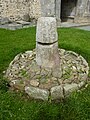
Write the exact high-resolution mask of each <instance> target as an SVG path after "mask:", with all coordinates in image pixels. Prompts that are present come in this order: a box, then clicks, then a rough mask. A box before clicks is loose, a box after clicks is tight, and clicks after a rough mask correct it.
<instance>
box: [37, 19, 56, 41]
mask: <svg viewBox="0 0 90 120" xmlns="http://www.w3.org/2000/svg"><path fill="white" fill-rule="evenodd" d="M57 40H58V36H57V26H56V19H55V18H54V17H40V18H39V19H38V22H37V33H36V41H37V42H40V43H53V42H56V41H57Z"/></svg>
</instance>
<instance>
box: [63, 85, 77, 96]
mask: <svg viewBox="0 0 90 120" xmlns="http://www.w3.org/2000/svg"><path fill="white" fill-rule="evenodd" d="M75 90H78V85H77V84H76V83H72V84H65V85H64V94H65V96H67V95H69V94H70V93H71V92H73V91H75Z"/></svg>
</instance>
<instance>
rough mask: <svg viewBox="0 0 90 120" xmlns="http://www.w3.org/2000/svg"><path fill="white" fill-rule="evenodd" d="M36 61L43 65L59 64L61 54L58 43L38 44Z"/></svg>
mask: <svg viewBox="0 0 90 120" xmlns="http://www.w3.org/2000/svg"><path fill="white" fill-rule="evenodd" d="M36 62H37V64H38V65H40V66H42V67H50V68H52V67H54V66H56V65H57V66H58V65H59V64H60V63H59V54H58V43H54V44H52V45H41V44H38V43H37V45H36Z"/></svg>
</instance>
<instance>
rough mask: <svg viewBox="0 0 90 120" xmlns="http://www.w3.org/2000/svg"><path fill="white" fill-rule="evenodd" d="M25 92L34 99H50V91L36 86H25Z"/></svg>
mask: <svg viewBox="0 0 90 120" xmlns="http://www.w3.org/2000/svg"><path fill="white" fill-rule="evenodd" d="M25 92H26V93H27V94H28V95H29V96H30V97H31V98H34V99H41V100H45V101H48V96H49V91H47V90H44V89H39V88H35V87H31V86H30V87H25Z"/></svg>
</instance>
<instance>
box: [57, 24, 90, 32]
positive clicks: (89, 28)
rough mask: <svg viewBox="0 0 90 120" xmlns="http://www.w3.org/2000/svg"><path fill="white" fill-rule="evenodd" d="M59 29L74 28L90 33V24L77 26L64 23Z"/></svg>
mask: <svg viewBox="0 0 90 120" xmlns="http://www.w3.org/2000/svg"><path fill="white" fill-rule="evenodd" d="M59 27H65V28H66V27H67V28H68V27H74V28H78V29H82V30H87V31H90V24H77V23H69V22H63V23H61V26H59Z"/></svg>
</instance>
